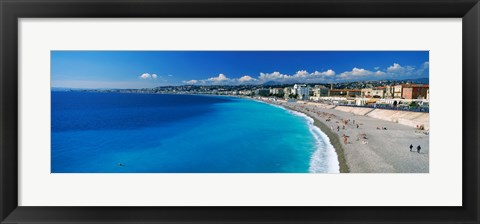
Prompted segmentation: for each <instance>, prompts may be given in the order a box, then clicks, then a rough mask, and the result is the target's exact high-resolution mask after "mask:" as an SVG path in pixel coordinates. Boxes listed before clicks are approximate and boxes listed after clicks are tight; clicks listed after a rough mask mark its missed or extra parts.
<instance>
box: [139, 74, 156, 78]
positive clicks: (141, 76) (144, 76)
mask: <svg viewBox="0 0 480 224" xmlns="http://www.w3.org/2000/svg"><path fill="white" fill-rule="evenodd" d="M139 77H140V78H141V79H156V78H157V77H158V76H157V74H149V73H143V74H141V75H140V76H139Z"/></svg>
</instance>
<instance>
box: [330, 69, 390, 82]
mask: <svg viewBox="0 0 480 224" xmlns="http://www.w3.org/2000/svg"><path fill="white" fill-rule="evenodd" d="M385 74H386V73H385V72H382V71H370V70H367V69H363V68H357V67H355V68H353V69H352V70H351V71H346V72H342V73H341V74H339V75H338V76H337V79H339V80H365V79H369V78H375V79H378V76H382V75H385Z"/></svg>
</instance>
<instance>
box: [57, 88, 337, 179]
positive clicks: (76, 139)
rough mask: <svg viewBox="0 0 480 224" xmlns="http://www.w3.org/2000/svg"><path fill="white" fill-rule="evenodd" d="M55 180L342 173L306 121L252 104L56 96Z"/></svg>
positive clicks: (169, 98) (322, 136)
mask: <svg viewBox="0 0 480 224" xmlns="http://www.w3.org/2000/svg"><path fill="white" fill-rule="evenodd" d="M51 98H52V108H51V109H52V111H51V118H52V123H51V124H52V126H51V146H52V148H51V172H52V173H309V172H314V173H338V172H339V166H338V160H337V155H336V153H335V151H334V149H333V147H332V145H331V144H330V143H329V140H328V138H327V137H326V135H325V134H323V133H322V132H321V131H320V130H319V129H318V128H316V127H315V126H313V124H312V123H313V120H312V119H311V118H308V117H306V116H305V115H303V114H300V113H297V112H292V111H289V110H286V109H284V108H281V107H278V106H273V105H269V104H266V103H263V102H257V101H254V100H251V99H243V98H235V97H222V96H203V95H162V94H127V93H94V92H75V91H73V92H62V91H52V97H51Z"/></svg>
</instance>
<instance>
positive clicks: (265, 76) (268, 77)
mask: <svg viewBox="0 0 480 224" xmlns="http://www.w3.org/2000/svg"><path fill="white" fill-rule="evenodd" d="M288 78H289V76H288V75H284V74H282V73H280V72H272V73H263V72H261V73H260V76H258V79H260V80H262V81H273V80H283V79H288Z"/></svg>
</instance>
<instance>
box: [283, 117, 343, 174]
mask: <svg viewBox="0 0 480 224" xmlns="http://www.w3.org/2000/svg"><path fill="white" fill-rule="evenodd" d="M288 111H289V112H290V113H292V114H294V115H296V116H300V117H303V118H305V120H306V121H307V124H308V129H309V130H310V132H311V133H312V135H313V137H315V142H316V146H317V147H316V149H315V151H314V152H313V154H312V156H311V157H310V172H311V173H340V163H339V162H338V155H337V152H336V151H335V148H334V147H333V145H332V144H331V143H330V138H328V136H327V135H326V134H325V133H323V132H322V130H320V128H318V127H317V126H315V125H314V124H313V123H314V120H313V118H311V117H309V116H307V115H306V114H304V113H300V112H297V111H292V110H288ZM325 169H327V170H325Z"/></svg>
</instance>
